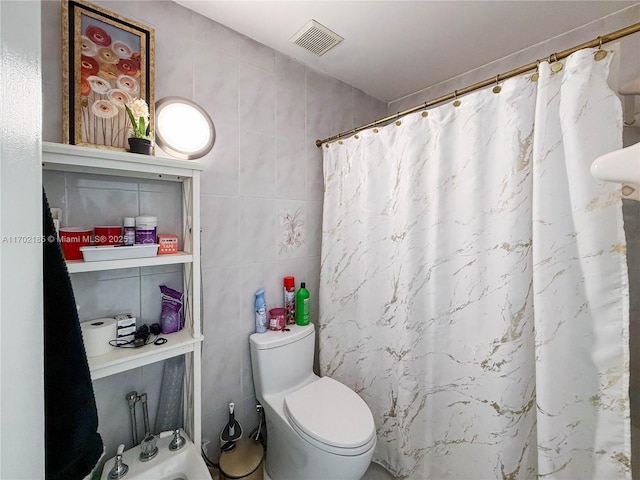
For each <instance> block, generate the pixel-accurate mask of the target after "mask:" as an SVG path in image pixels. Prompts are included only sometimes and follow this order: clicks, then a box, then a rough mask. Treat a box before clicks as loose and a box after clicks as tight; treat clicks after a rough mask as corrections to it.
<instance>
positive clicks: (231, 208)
mask: <svg viewBox="0 0 640 480" xmlns="http://www.w3.org/2000/svg"><path fill="white" fill-rule="evenodd" d="M200 202H201V203H200V210H201V217H202V219H201V224H202V237H201V242H202V243H201V250H202V268H213V267H220V266H225V265H238V264H239V263H240V250H239V246H238V245H239V238H240V201H239V199H238V198H237V197H235V198H234V197H216V196H204V195H203V196H202V198H201V199H200ZM205 296H206V292H205Z"/></svg>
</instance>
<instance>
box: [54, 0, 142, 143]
mask: <svg viewBox="0 0 640 480" xmlns="http://www.w3.org/2000/svg"><path fill="white" fill-rule="evenodd" d="M62 50H63V51H62V77H63V82H62V84H63V86H62V88H63V91H62V95H63V141H64V143H71V144H75V145H84V146H90V147H98V148H108V149H113V150H126V148H127V140H128V138H129V131H130V130H131V122H130V120H129V117H128V115H127V112H126V109H125V105H130V104H131V103H132V102H133V101H134V100H135V99H136V98H141V99H143V100H145V101H146V103H147V105H148V106H149V110H150V112H149V113H150V116H149V129H150V130H151V131H153V118H154V115H153V108H154V100H153V97H154V92H153V89H154V30H153V29H152V28H149V27H147V26H145V25H142V24H140V23H138V22H135V21H133V20H129V19H126V18H124V17H121V16H120V15H118V14H116V13H113V12H110V11H108V10H105V9H104V8H101V7H98V6H96V5H92V4H90V3H88V2H85V1H82V0H63V1H62Z"/></svg>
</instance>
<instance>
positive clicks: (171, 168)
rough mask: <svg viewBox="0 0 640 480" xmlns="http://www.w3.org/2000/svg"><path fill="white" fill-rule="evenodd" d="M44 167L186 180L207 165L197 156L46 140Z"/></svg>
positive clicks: (44, 145) (43, 148) (102, 173)
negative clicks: (188, 157) (176, 156)
mask: <svg viewBox="0 0 640 480" xmlns="http://www.w3.org/2000/svg"><path fill="white" fill-rule="evenodd" d="M42 152H43V153H44V154H46V155H43V159H42V168H43V169H45V170H57V171H67V172H83V173H95V174H99V175H120V176H127V177H138V178H140V177H143V178H155V179H160V180H173V181H183V180H184V179H185V178H190V177H193V172H194V171H202V170H204V165H203V164H201V163H200V162H197V161H193V160H175V159H172V158H164V157H156V156H153V155H139V154H137V153H129V152H123V151H119V150H107V149H102V148H90V147H79V146H77V145H65V144H62V143H51V142H42Z"/></svg>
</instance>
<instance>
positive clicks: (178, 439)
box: [169, 428, 187, 452]
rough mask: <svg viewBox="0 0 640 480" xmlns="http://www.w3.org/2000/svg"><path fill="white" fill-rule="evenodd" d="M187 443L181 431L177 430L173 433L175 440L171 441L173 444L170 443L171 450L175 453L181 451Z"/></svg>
mask: <svg viewBox="0 0 640 480" xmlns="http://www.w3.org/2000/svg"><path fill="white" fill-rule="evenodd" d="M186 443H187V441H186V440H185V439H184V437H183V436H182V435H180V429H179V428H176V429H175V430H174V431H173V438H172V439H171V443H169V450H171V451H174V452H175V451H176V450H180V449H181V448H182V447H184V446H185V444H186Z"/></svg>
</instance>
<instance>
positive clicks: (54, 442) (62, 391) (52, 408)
mask: <svg viewBox="0 0 640 480" xmlns="http://www.w3.org/2000/svg"><path fill="white" fill-rule="evenodd" d="M42 208H43V223H44V225H43V232H44V236H45V240H47V241H45V242H44V244H43V245H44V249H43V267H44V405H45V406H44V415H45V416H44V420H45V471H46V478H47V480H58V479H59V480H75V479H78V480H80V479H82V478H84V477H85V476H87V475H88V474H90V473H91V471H92V470H93V468H94V467H95V465H96V463H97V462H98V460H99V459H100V456H101V455H102V438H101V437H100V434H98V411H97V409H96V401H95V397H94V395H93V385H92V383H91V374H90V372H89V364H88V362H87V355H86V353H85V350H84V343H83V342H82V332H81V330H80V321H79V319H78V311H77V310H76V302H75V298H74V296H73V289H72V287H71V280H70V279H69V274H68V272H67V265H66V263H65V261H64V257H63V255H62V250H61V248H60V244H59V243H58V242H57V240H55V238H56V231H55V228H54V226H53V218H52V217H51V210H50V209H49V204H48V202H47V197H46V195H45V193H44V191H43V192H42ZM49 240H53V241H49Z"/></svg>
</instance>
